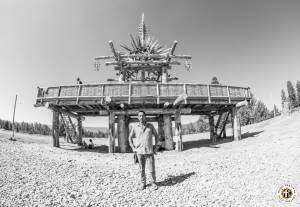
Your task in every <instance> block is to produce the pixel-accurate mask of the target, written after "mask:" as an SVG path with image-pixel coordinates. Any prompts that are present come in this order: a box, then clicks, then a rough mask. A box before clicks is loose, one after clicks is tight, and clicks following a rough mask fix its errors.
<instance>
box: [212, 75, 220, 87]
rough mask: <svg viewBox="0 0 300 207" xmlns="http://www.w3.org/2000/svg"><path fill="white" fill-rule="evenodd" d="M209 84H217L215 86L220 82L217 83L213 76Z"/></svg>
mask: <svg viewBox="0 0 300 207" xmlns="http://www.w3.org/2000/svg"><path fill="white" fill-rule="evenodd" d="M210 84H217V85H220V82H219V81H218V79H217V77H216V76H214V77H213V78H212V79H211V82H210Z"/></svg>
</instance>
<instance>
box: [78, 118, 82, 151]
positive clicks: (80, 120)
mask: <svg viewBox="0 0 300 207" xmlns="http://www.w3.org/2000/svg"><path fill="white" fill-rule="evenodd" d="M77 131H78V135H77V137H78V143H77V144H78V146H81V145H82V119H81V117H79V118H78V119H77Z"/></svg>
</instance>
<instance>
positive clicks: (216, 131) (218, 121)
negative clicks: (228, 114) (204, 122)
mask: <svg viewBox="0 0 300 207" xmlns="http://www.w3.org/2000/svg"><path fill="white" fill-rule="evenodd" d="M222 115H223V113H221V114H219V117H218V120H217V123H216V125H215V133H218V128H219V124H220V121H221V119H222Z"/></svg>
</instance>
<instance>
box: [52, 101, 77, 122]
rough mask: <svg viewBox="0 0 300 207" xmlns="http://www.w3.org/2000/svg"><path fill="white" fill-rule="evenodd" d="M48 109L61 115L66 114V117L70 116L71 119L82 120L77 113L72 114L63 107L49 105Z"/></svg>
mask: <svg viewBox="0 0 300 207" xmlns="http://www.w3.org/2000/svg"><path fill="white" fill-rule="evenodd" d="M48 108H49V109H52V110H56V111H60V112H61V113H64V114H66V115H68V116H70V117H72V118H75V119H78V118H80V116H79V115H77V114H75V113H73V112H70V111H68V110H66V109H63V108H61V107H58V106H55V105H52V104H49V105H48Z"/></svg>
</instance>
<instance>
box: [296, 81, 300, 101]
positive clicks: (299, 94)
mask: <svg viewBox="0 0 300 207" xmlns="http://www.w3.org/2000/svg"><path fill="white" fill-rule="evenodd" d="M296 91H297V102H298V106H300V81H297V83H296Z"/></svg>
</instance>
